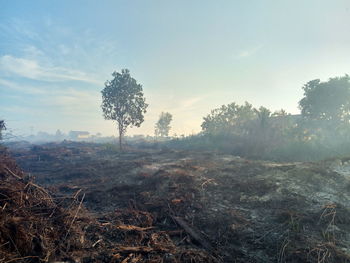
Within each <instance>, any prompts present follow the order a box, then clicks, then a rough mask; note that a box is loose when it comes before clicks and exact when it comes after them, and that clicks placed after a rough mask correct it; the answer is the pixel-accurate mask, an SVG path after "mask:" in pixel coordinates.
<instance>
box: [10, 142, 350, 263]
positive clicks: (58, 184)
mask: <svg viewBox="0 0 350 263" xmlns="http://www.w3.org/2000/svg"><path fill="white" fill-rule="evenodd" d="M11 154H12V156H14V157H15V159H16V161H17V163H18V164H19V166H20V167H21V168H22V169H23V170H24V171H26V172H27V173H26V175H23V178H25V179H26V180H28V181H33V180H34V178H35V183H36V184H38V185H41V186H44V187H45V189H48V191H49V193H50V194H51V196H52V199H53V200H55V202H56V203H59V205H60V206H64V207H69V208H71V209H72V210H71V213H73V217H74V215H75V214H76V218H79V220H74V221H73V223H74V224H73V223H72V225H74V227H77V229H80V230H79V231H76V232H74V235H77V236H73V235H72V238H73V239H75V240H79V242H78V243H79V245H75V246H74V247H68V248H67V247H65V248H64V249H65V250H64V251H65V253H64V254H62V253H61V254H62V255H64V258H65V260H70V261H71V262H113V261H114V262H124V263H126V262H350V249H349V247H350V210H349V208H350V207H349V200H350V192H349V191H350V165H348V160H346V159H343V160H329V161H324V162H317V163H273V162H266V161H250V160H245V159H242V158H239V157H237V156H232V155H222V154H216V153H212V152H188V151H172V150H147V151H141V150H130V151H128V152H125V153H118V152H116V151H113V150H111V149H110V148H109V147H107V146H106V145H96V144H85V143H68V142H66V143H61V144H46V145H41V146H32V145H28V146H21V147H11ZM348 168H349V169H348ZM71 200H73V201H74V202H73V203H74V205H73V206H71V204H72V201H71ZM80 203H81V204H82V206H84V207H85V208H86V209H83V208H82V207H80V209H79V210H78V209H77V208H79V204H80ZM4 211H6V210H3V212H4ZM76 212H78V213H76ZM68 218H69V217H68ZM68 222H72V220H68ZM68 228H69V227H68ZM62 229H65V231H67V226H66V227H63V226H62ZM74 229H75V228H74ZM62 249H63V248H62ZM21 255H22V256H24V255H23V254H21ZM26 255H27V254H26ZM62 255H61V258H60V255H56V256H57V257H58V258H59V259H62V257H63V256H62ZM52 257H53V256H52ZM26 260H29V259H26ZM30 260H33V259H30Z"/></svg>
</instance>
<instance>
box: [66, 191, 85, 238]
mask: <svg viewBox="0 0 350 263" xmlns="http://www.w3.org/2000/svg"><path fill="white" fill-rule="evenodd" d="M84 198H85V193H84V195H83V197H82V198H81V200H80V203H79V206H78V209H77V211H76V212H75V215H74V217H73V219H72V222H71V223H70V225H69V227H68V230H67V233H66V236H65V237H64V240H66V239H67V237H68V235H69V232H70V229H71V227H72V226H73V223H74V221H75V219H76V218H77V216H78V213H79V210H80V208H81V205H82V204H83V201H84Z"/></svg>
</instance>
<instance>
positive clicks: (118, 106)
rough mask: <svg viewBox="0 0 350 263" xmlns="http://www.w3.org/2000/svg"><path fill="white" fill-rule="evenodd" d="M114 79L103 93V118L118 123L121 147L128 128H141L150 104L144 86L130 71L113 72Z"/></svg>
mask: <svg viewBox="0 0 350 263" xmlns="http://www.w3.org/2000/svg"><path fill="white" fill-rule="evenodd" d="M112 76H113V79H112V80H107V81H106V83H105V87H104V89H103V90H102V91H101V93H102V105H101V107H102V110H103V116H104V118H105V119H107V120H114V121H116V122H117V126H118V132H119V146H120V149H121V148H122V137H123V135H124V134H125V132H126V130H127V128H128V127H133V126H135V127H140V126H141V124H142V122H143V121H144V114H145V113H146V109H147V106H148V104H147V103H146V100H145V98H144V94H143V90H142V85H140V84H138V83H137V81H136V80H135V79H134V78H132V77H131V75H130V72H129V70H128V69H123V70H122V71H121V73H119V72H113V73H112Z"/></svg>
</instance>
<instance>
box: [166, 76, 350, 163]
mask: <svg viewBox="0 0 350 263" xmlns="http://www.w3.org/2000/svg"><path fill="white" fill-rule="evenodd" d="M303 90H304V96H303V98H302V99H301V100H300V101H299V108H300V110H301V114H299V115H292V114H289V113H287V112H286V111H285V110H280V111H277V112H271V111H270V110H269V109H267V108H265V107H260V108H258V109H256V108H254V107H253V105H251V104H250V103H248V102H246V103H245V104H243V105H238V104H236V103H230V104H228V105H223V106H221V107H220V108H217V109H214V110H212V111H211V112H210V113H209V114H208V115H207V116H205V117H204V118H203V123H202V125H201V127H202V132H201V133H200V134H199V135H195V136H190V137H186V138H185V139H183V140H175V141H173V142H172V143H171V145H172V146H174V147H189V148H197V149H205V150H218V151H224V152H229V153H233V154H237V155H241V156H246V157H252V158H259V159H261V158H266V159H277V160H315V159H322V158H327V157H330V156H335V155H338V156H339V155H346V154H350V78H349V76H348V75H345V76H342V77H335V78H330V79H329V80H328V81H325V82H321V81H320V80H319V79H316V80H312V81H310V82H308V83H306V84H305V85H304V86H303Z"/></svg>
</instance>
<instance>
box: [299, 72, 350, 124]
mask: <svg viewBox="0 0 350 263" xmlns="http://www.w3.org/2000/svg"><path fill="white" fill-rule="evenodd" d="M303 90H304V97H303V98H302V99H301V100H300V102H299V107H300V109H301V114H302V115H303V117H305V118H307V119H308V120H325V121H330V122H332V123H335V122H344V121H346V122H348V121H349V117H350V78H349V76H348V75H345V76H343V77H335V78H330V79H329V80H328V81H326V82H321V81H320V80H319V79H315V80H312V81H309V82H308V83H306V84H305V85H304V87H303Z"/></svg>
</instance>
